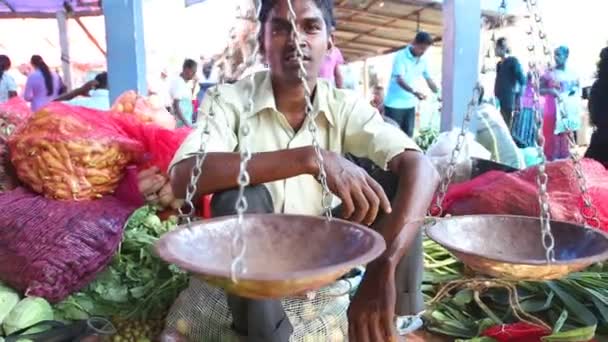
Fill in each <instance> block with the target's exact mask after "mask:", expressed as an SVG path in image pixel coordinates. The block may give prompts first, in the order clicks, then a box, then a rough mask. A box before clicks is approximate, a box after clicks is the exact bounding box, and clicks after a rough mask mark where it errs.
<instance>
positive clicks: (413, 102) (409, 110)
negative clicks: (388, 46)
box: [384, 32, 439, 137]
mask: <svg viewBox="0 0 608 342" xmlns="http://www.w3.org/2000/svg"><path fill="white" fill-rule="evenodd" d="M432 44H433V38H432V37H431V35H430V34H428V33H426V32H418V34H417V35H416V38H415V39H414V41H413V42H412V43H411V44H409V45H408V46H406V47H405V48H403V49H402V50H400V51H399V52H397V54H396V55H395V60H394V62H393V71H392V72H391V79H390V81H389V84H388V91H387V94H386V98H385V99H384V107H385V111H386V116H388V117H389V118H391V119H393V120H395V121H396V122H397V123H398V124H399V126H400V127H401V129H402V130H403V131H404V132H405V133H407V135H409V136H410V137H411V136H413V135H414V126H415V125H416V106H417V105H418V102H419V101H420V100H424V99H425V98H426V96H425V95H424V94H423V93H421V92H420V91H417V90H415V89H414V83H416V81H418V80H419V79H420V78H421V77H423V78H424V79H425V80H426V83H427V84H428V86H429V88H430V89H431V90H432V91H433V92H434V93H436V94H437V93H438V92H439V88H438V87H437V85H436V84H435V82H434V81H433V80H432V79H431V76H430V75H429V72H428V68H427V62H426V59H425V58H424V57H423V56H424V53H425V52H426V51H427V50H428V48H429V47H430V46H431V45H432Z"/></svg>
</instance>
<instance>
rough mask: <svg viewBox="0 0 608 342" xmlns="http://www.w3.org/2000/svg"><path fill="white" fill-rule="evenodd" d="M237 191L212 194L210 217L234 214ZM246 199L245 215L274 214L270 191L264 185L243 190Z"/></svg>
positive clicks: (231, 190)
mask: <svg viewBox="0 0 608 342" xmlns="http://www.w3.org/2000/svg"><path fill="white" fill-rule="evenodd" d="M238 197H239V189H230V190H226V191H222V192H218V193H216V194H213V197H212V198H211V216H212V217H220V216H228V215H235V214H236V208H235V206H236V201H237V200H238ZM245 198H246V199H247V211H246V213H247V214H270V213H273V212H274V205H273V202H272V196H271V195H270V191H268V188H266V186H265V185H263V184H260V185H253V186H248V187H247V188H245Z"/></svg>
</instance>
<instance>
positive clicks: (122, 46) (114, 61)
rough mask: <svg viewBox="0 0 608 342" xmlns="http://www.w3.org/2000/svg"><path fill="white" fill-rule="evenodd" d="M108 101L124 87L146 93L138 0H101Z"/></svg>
mask: <svg viewBox="0 0 608 342" xmlns="http://www.w3.org/2000/svg"><path fill="white" fill-rule="evenodd" d="M102 6H103V13H104V17H105V24H106V45H107V50H108V51H107V53H108V83H109V84H108V86H109V88H110V101H112V102H114V100H115V99H116V98H117V97H118V96H119V95H120V94H122V93H123V92H124V91H126V90H135V91H137V92H138V93H139V94H141V95H147V94H148V86H147V82H146V50H145V43H144V29H143V12H142V1H141V0H121V1H102Z"/></svg>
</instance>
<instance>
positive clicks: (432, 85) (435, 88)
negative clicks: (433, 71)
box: [426, 78, 439, 94]
mask: <svg viewBox="0 0 608 342" xmlns="http://www.w3.org/2000/svg"><path fill="white" fill-rule="evenodd" d="M426 83H427V84H428V86H429V89H431V91H432V92H433V93H434V94H438V93H439V87H438V86H437V83H435V81H433V79H431V78H427V80H426Z"/></svg>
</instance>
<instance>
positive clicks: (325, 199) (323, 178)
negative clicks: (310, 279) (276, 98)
mask: <svg viewBox="0 0 608 342" xmlns="http://www.w3.org/2000/svg"><path fill="white" fill-rule="evenodd" d="M287 5H288V6H289V22H290V23H291V30H292V39H293V40H294V44H295V46H296V54H297V56H296V57H297V59H298V64H299V67H300V71H299V76H300V80H301V81H302V86H303V87H304V98H305V100H306V117H307V118H308V131H309V132H310V134H311V136H312V146H313V148H314V150H315V155H316V157H317V166H318V167H319V175H318V176H317V178H318V180H319V182H320V183H321V186H322V188H323V195H322V199H321V204H322V206H323V209H324V211H325V216H326V217H327V219H328V220H330V219H331V218H332V213H331V199H332V195H331V192H330V191H329V186H328V185H327V173H326V172H325V164H324V160H323V154H322V153H321V145H319V140H318V137H317V132H318V127H317V124H316V123H315V119H316V116H317V115H318V114H319V113H318V112H317V113H314V114H313V105H312V100H311V96H312V95H311V94H312V92H311V90H310V87H309V86H308V82H307V81H306V77H307V72H306V69H305V68H304V60H303V59H304V53H303V52H302V46H301V43H302V36H301V35H300V31H299V30H298V25H297V23H296V12H295V11H294V9H293V4H292V1H291V0H287Z"/></svg>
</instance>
